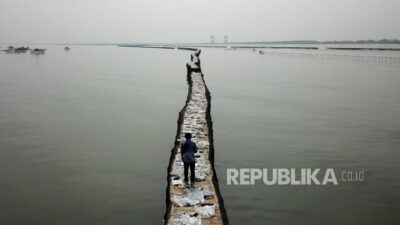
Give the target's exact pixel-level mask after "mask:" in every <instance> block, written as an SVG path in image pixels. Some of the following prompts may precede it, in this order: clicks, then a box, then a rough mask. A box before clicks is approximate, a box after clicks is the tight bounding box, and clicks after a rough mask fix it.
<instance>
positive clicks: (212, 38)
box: [210, 35, 215, 44]
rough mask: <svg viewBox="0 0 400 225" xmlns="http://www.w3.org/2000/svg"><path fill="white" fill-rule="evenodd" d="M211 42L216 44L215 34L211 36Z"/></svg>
mask: <svg viewBox="0 0 400 225" xmlns="http://www.w3.org/2000/svg"><path fill="white" fill-rule="evenodd" d="M210 43H211V44H214V43H215V38H214V35H211V37H210Z"/></svg>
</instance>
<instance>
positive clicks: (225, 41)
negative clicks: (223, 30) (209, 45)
mask: <svg viewBox="0 0 400 225" xmlns="http://www.w3.org/2000/svg"><path fill="white" fill-rule="evenodd" d="M224 43H225V44H228V35H226V34H225V36H224Z"/></svg>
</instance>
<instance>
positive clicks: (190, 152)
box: [181, 133, 197, 185]
mask: <svg viewBox="0 0 400 225" xmlns="http://www.w3.org/2000/svg"><path fill="white" fill-rule="evenodd" d="M185 138H186V141H185V142H183V143H182V145H181V156H182V161H183V166H184V174H185V183H186V184H187V183H188V169H189V167H190V184H191V185H194V181H195V173H194V169H195V161H196V159H195V157H194V153H196V152H197V146H196V144H195V143H194V142H193V141H192V140H191V139H192V134H191V133H186V134H185Z"/></svg>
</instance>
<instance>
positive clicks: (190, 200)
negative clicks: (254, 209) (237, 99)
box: [164, 49, 229, 225]
mask: <svg viewBox="0 0 400 225" xmlns="http://www.w3.org/2000/svg"><path fill="white" fill-rule="evenodd" d="M182 50H196V52H195V53H193V54H191V61H190V62H189V63H188V64H187V65H186V67H187V82H188V85H189V88H188V95H187V99H186V104H185V106H184V107H183V109H182V110H181V111H180V112H179V118H178V121H177V122H178V128H177V133H176V139H175V144H174V147H173V148H172V150H171V156H170V162H169V166H168V175H167V182H168V185H167V190H166V211H165V215H164V224H165V225H178V224H179V225H183V224H187V225H200V224H210V225H217V224H223V225H228V224H229V222H228V217H227V214H226V211H225V207H224V202H223V198H222V196H221V193H220V190H219V186H218V179H217V175H216V173H215V169H214V139H213V128H212V119H211V113H210V112H211V95H210V92H209V90H208V88H207V85H206V84H205V80H204V75H203V73H202V71H201V67H200V59H199V55H200V52H201V50H197V49H182ZM185 133H191V134H192V135H193V138H192V141H194V142H195V143H196V145H197V146H198V152H197V153H196V155H195V157H196V165H195V168H196V169H195V171H196V184H195V186H194V187H191V186H190V187H188V186H187V185H185V184H184V182H183V179H184V177H183V173H184V172H183V162H182V159H181V154H180V145H181V143H182V141H183V140H184V135H185Z"/></svg>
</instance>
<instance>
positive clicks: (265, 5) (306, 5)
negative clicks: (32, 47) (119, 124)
mask: <svg viewBox="0 0 400 225" xmlns="http://www.w3.org/2000/svg"><path fill="white" fill-rule="evenodd" d="M211 34H213V35H214V36H215V38H216V41H218V42H220V41H223V36H224V35H225V34H227V35H228V36H229V39H230V41H276V40H348V39H381V38H400V0H143V1H135V0H0V43H9V42H52V43H54V42H68V43H69V42H208V41H209V38H210V35H211Z"/></svg>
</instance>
